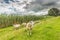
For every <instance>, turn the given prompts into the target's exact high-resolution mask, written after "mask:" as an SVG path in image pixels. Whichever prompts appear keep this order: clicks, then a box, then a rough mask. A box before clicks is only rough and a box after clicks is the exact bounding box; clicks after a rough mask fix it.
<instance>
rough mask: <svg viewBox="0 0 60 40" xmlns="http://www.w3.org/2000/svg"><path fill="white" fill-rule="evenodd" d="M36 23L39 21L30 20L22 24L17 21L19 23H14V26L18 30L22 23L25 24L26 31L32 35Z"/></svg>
mask: <svg viewBox="0 0 60 40" xmlns="http://www.w3.org/2000/svg"><path fill="white" fill-rule="evenodd" d="M35 23H37V22H34V21H29V22H28V23H22V24H18V23H17V24H14V25H13V27H14V29H16V30H17V29H19V28H20V27H21V25H23V26H24V28H25V31H27V32H28V33H29V35H31V31H32V28H33V26H34V24H35Z"/></svg>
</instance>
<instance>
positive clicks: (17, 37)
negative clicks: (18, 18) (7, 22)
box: [0, 17, 60, 40]
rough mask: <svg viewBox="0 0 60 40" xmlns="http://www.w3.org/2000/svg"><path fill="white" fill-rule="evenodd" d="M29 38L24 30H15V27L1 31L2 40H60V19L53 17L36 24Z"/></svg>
mask: <svg viewBox="0 0 60 40" xmlns="http://www.w3.org/2000/svg"><path fill="white" fill-rule="evenodd" d="M32 32H33V34H32V36H31V37H29V36H28V35H27V34H26V32H24V28H22V29H19V30H13V27H8V28H3V29H0V40H60V17H53V18H50V19H47V20H43V21H41V22H40V23H38V24H36V25H35V26H34V28H33V30H32Z"/></svg>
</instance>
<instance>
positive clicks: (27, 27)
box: [26, 21, 34, 35]
mask: <svg viewBox="0 0 60 40" xmlns="http://www.w3.org/2000/svg"><path fill="white" fill-rule="evenodd" d="M33 25H34V22H33V21H30V22H28V23H27V24H26V30H27V32H28V33H29V35H31V34H32V28H33Z"/></svg>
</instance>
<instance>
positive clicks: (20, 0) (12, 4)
mask: <svg viewBox="0 0 60 40" xmlns="http://www.w3.org/2000/svg"><path fill="white" fill-rule="evenodd" d="M52 7H56V8H60V0H0V9H1V10H0V13H26V12H27V13H31V12H32V11H33V12H34V13H37V14H39V13H40V12H41V13H42V14H43V13H44V12H45V13H47V9H50V8H52ZM43 10H45V11H43Z"/></svg>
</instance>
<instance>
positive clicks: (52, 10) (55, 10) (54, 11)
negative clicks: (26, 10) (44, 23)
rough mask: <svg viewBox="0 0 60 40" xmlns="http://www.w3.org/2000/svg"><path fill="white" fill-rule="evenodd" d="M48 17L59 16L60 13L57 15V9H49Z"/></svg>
mask: <svg viewBox="0 0 60 40" xmlns="http://www.w3.org/2000/svg"><path fill="white" fill-rule="evenodd" d="M48 15H50V16H59V15H60V13H59V10H58V9H57V8H51V9H50V10H49V11H48Z"/></svg>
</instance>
